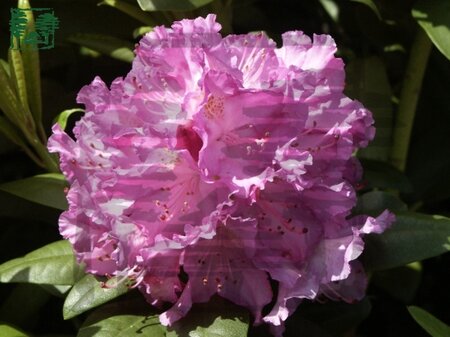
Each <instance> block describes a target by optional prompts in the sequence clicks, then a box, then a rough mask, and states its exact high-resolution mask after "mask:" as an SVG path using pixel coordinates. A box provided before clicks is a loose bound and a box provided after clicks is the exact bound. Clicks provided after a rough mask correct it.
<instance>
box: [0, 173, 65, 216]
mask: <svg viewBox="0 0 450 337" xmlns="http://www.w3.org/2000/svg"><path fill="white" fill-rule="evenodd" d="M66 187H67V182H66V180H65V178H64V176H63V175H62V174H59V173H46V174H40V175H37V176H34V177H31V178H25V179H21V180H16V181H12V182H9V183H5V184H1V185H0V190H2V191H5V192H8V193H11V194H14V195H16V196H18V197H21V198H24V199H26V200H29V201H33V202H35V203H38V204H41V205H45V206H49V207H53V208H57V209H61V210H65V209H67V201H66V196H65V193H64V188H66Z"/></svg>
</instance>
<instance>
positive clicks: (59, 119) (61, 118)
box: [53, 108, 84, 130]
mask: <svg viewBox="0 0 450 337" xmlns="http://www.w3.org/2000/svg"><path fill="white" fill-rule="evenodd" d="M75 112H84V110H83V109H78V108H75V109H68V110H64V111H63V112H61V113H60V114H59V115H58V116H56V118H55V119H54V120H53V123H58V124H59V126H60V127H61V129H63V130H65V129H66V126H67V120H68V119H69V117H70V116H71V115H72V114H74V113H75Z"/></svg>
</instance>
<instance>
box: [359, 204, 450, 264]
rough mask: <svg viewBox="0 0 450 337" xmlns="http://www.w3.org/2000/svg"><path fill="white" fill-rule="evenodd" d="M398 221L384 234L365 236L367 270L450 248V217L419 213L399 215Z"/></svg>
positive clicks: (428, 255)
mask: <svg viewBox="0 0 450 337" xmlns="http://www.w3.org/2000/svg"><path fill="white" fill-rule="evenodd" d="M396 216H397V221H396V222H395V223H394V224H393V225H392V227H391V228H390V229H388V230H386V231H385V232H384V233H383V234H373V235H368V236H366V237H365V241H366V248H365V249H364V253H363V255H362V260H363V263H364V265H365V267H366V269H368V270H382V269H389V268H394V267H399V266H403V265H405V264H408V263H410V262H414V261H420V260H423V259H426V258H430V257H434V256H437V255H440V254H443V253H445V252H447V251H449V250H450V219H449V218H445V217H442V216H437V215H425V214H418V213H406V212H405V213H400V214H397V215H396Z"/></svg>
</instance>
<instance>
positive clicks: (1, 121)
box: [0, 116, 27, 147]
mask: <svg viewBox="0 0 450 337" xmlns="http://www.w3.org/2000/svg"><path fill="white" fill-rule="evenodd" d="M0 132H1V133H3V134H4V135H5V136H6V137H7V138H8V139H9V140H10V141H12V142H13V143H14V144H16V145H19V146H21V147H26V146H27V144H26V143H25V142H24V141H23V139H22V135H21V133H20V131H19V130H18V129H17V127H16V126H15V125H14V124H13V123H11V122H10V121H9V120H8V119H7V118H5V117H4V116H0Z"/></svg>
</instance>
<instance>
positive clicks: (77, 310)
mask: <svg viewBox="0 0 450 337" xmlns="http://www.w3.org/2000/svg"><path fill="white" fill-rule="evenodd" d="M128 290H129V288H128V284H127V282H125V280H122V281H119V280H118V279H117V278H112V279H110V280H108V281H107V282H102V281H98V280H97V279H96V278H95V277H94V276H92V275H86V276H84V277H83V278H82V279H81V280H79V281H78V282H77V283H75V284H74V286H73V287H72V289H71V290H70V292H69V294H68V295H67V297H66V300H65V302H64V307H63V315H64V319H69V318H72V317H75V316H77V315H79V314H81V313H83V312H85V311H87V310H90V309H92V308H95V307H97V306H99V305H101V304H103V303H106V302H109V301H110V300H112V299H114V298H116V297H118V296H120V295H123V294H125V293H126V292H127V291H128Z"/></svg>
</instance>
